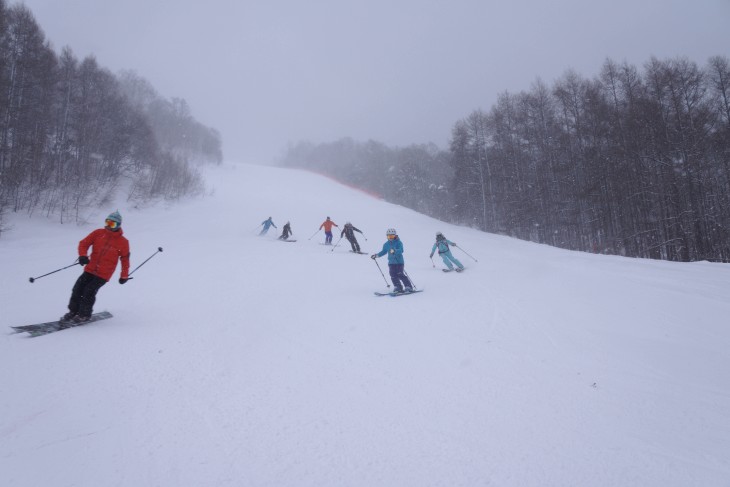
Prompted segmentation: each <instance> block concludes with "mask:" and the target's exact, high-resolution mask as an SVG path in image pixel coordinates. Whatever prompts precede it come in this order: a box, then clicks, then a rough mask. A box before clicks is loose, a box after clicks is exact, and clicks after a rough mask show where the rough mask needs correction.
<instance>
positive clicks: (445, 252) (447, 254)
mask: <svg viewBox="0 0 730 487" xmlns="http://www.w3.org/2000/svg"><path fill="white" fill-rule="evenodd" d="M261 225H262V226H263V229H262V230H261V232H260V233H259V235H266V233H267V232H268V231H269V228H270V227H272V226H273V227H274V228H277V227H276V225H274V222H273V220H272V218H271V217H269V218H268V219H267V220H264V221H263V222H261ZM333 227H337V228H339V225H337V224H336V223H335V222H334V221H332V219H331V218H330V217H327V218H326V219H325V221H323V222H322V224H321V225H320V226H319V230H322V229H324V235H325V241H324V244H325V245H332V228H333ZM319 230H317V231H318V232H319ZM355 232H358V233H360V234H361V235H363V236H364V234H363V233H362V231H361V230H360V229H358V228H357V227H355V226H354V225H353V224H352V223H350V222H347V223H345V226H344V227H343V228H342V232H341V233H340V239H342V238H343V237H344V238H346V239H347V241H348V242H350V246H351V247H352V252H355V253H358V254H363V253H364V252H361V250H360V244H359V243H358V241H357V238H356V237H355ZM291 234H292V231H291V225H290V223H289V222H286V225H284V229H283V232H282V234H281V236H279V239H280V240H287V239H288V238H289V236H290V235H291ZM385 235H386V237H387V238H388V240H387V241H386V242H385V243H384V244H383V248H382V249H381V250H380V252H378V253H376V254H372V255H371V256H370V257H371V258H372V259H373V260H374V259H377V258H378V257H382V256H384V255H386V254H387V255H388V270H389V273H390V280H391V281H392V282H393V286H394V292H396V293H401V292H413V284H412V283H411V280H410V279H409V278H408V275H407V274H406V272H405V261H404V259H403V242H401V240H400V238H398V233H397V232H396V231H395V229H394V228H389V229H388V230H387V231H386V232H385ZM310 238H311V237H310ZM366 240H367V239H366ZM450 246H456V244H455V243H454V242H452V241H451V240H449V239H447V238H446V237H445V236H444V234H443V233H441V232H437V233H436V242H435V243H434V244H433V247H432V248H431V255H430V256H429V257H430V258H431V259H433V254H434V253H435V252H437V251H438V254H439V256H441V259H442V260H443V261H444V265H446V268H447V269H446V270H448V271H452V270H456V271H457V272H460V271H462V270H464V265H463V264H462V263H461V262H460V261H459V260H458V259H457V258H456V257H454V255H453V254H452V253H451V249H450ZM454 266H456V268H454Z"/></svg>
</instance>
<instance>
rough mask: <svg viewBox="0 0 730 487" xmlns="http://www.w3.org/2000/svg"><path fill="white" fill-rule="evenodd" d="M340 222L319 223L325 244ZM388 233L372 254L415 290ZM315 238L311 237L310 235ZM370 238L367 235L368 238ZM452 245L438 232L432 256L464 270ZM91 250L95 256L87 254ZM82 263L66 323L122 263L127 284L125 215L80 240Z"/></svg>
mask: <svg viewBox="0 0 730 487" xmlns="http://www.w3.org/2000/svg"><path fill="white" fill-rule="evenodd" d="M261 226H263V228H262V230H261V232H260V233H259V235H266V233H267V232H268V231H269V228H271V227H274V228H277V226H276V225H275V224H274V221H273V219H272V218H271V217H269V218H268V219H266V220H264V221H263V222H262V223H261ZM333 227H337V228H339V225H337V224H336V223H335V222H334V221H332V219H331V218H330V217H327V219H326V220H325V221H323V222H322V224H321V225H320V226H319V230H322V229H324V233H325V245H332V228H333ZM319 230H317V231H319ZM355 232H357V233H359V234H361V235H363V237H364V234H363V232H362V231H361V230H360V229H358V228H357V227H355V226H354V225H353V224H352V223H350V222H347V223H345V225H344V227H343V228H342V232H341V233H340V239H342V238H346V239H347V241H348V242H350V246H351V247H352V251H353V252H355V253H359V254H363V253H364V252H362V251H361V250H360V244H359V243H358V241H357V238H356V237H355ZM291 235H293V232H292V229H291V224H290V223H289V222H286V225H284V227H283V228H282V233H281V236H279V237H278V238H279V239H280V240H288V239H289V237H290V236H291ZM385 235H386V237H387V239H388V240H387V241H386V242H385V243H384V244H383V248H382V249H381V250H380V252H378V253H375V254H372V255H371V256H370V257H371V258H372V259H373V260H374V259H377V258H378V257H383V256H384V255H387V256H388V269H389V271H390V279H391V281H392V282H393V286H394V291H395V292H396V293H401V292H412V291H413V284H412V283H411V280H410V279H409V278H408V275H407V274H406V272H405V261H404V259H403V242H401V240H400V239H399V238H398V232H396V231H395V229H394V228H389V229H388V230H387V231H386V232H385ZM310 238H311V237H310ZM366 240H367V238H366ZM449 246H456V244H455V243H454V242H452V241H450V240H448V239H447V238H446V237H445V236H444V235H443V233H441V232H438V233H437V234H436V243H434V244H433V247H432V248H431V255H430V257H431V258H433V254H434V253H435V252H436V251H438V254H439V255H440V256H441V258H442V259H443V261H444V264H445V265H446V267H447V269H448V270H454V265H456V270H457V271H461V270H463V269H464V266H463V265H462V263H461V262H459V260H458V259H456V258H455V257H454V256H453V255H452V253H451V249H450V248H449ZM89 249H91V255H90V256H89V255H87V254H88V253H89ZM78 254H79V257H78V263H79V264H81V265H82V266H84V271H83V272H82V273H81V276H79V278H78V279H77V280H76V283H75V284H74V287H73V289H72V291H71V298H70V299H69V303H68V312H67V313H66V314H65V315H63V316H62V317H61V319H60V321H61V322H62V323H74V324H81V323H85V322H87V321H89V320H90V319H91V314H92V312H93V308H94V303H95V302H96V294H97V293H98V292H99V289H101V287H102V286H104V285H105V284H106V283H107V282H109V280H110V279H111V277H112V275H113V274H114V271H115V270H116V268H117V263H118V262H121V263H122V273H121V275H120V277H119V284H124V283H126V282H127V281H128V280H129V279H130V277H129V255H130V252H129V241H128V240H127V239H126V237H124V232H123V231H122V215H121V214H120V213H119V211H115V212H113V213H111V214H109V216H107V217H106V219H105V220H104V228H99V229H97V230H94V231H93V232H91V233H90V234H89V235H87V236H86V237H85V238H84V239H83V240H81V241H80V242H79V246H78Z"/></svg>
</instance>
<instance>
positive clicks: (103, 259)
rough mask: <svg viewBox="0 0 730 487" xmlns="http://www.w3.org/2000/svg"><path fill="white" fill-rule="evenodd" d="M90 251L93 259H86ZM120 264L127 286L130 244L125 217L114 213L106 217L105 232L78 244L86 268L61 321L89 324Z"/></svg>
mask: <svg viewBox="0 0 730 487" xmlns="http://www.w3.org/2000/svg"><path fill="white" fill-rule="evenodd" d="M89 247H91V248H92V250H91V257H90V258H89V257H87V256H86V254H87V252H88V251H89ZM118 261H121V262H122V274H121V275H120V276H119V284H124V283H125V282H127V280H128V279H129V241H128V240H127V239H126V237H124V232H122V215H120V214H119V212H118V211H115V212H114V213H112V214H110V215H109V216H108V217H106V221H105V226H104V228H99V229H98V230H94V231H93V232H91V233H90V234H89V235H87V236H86V238H84V239H83V240H82V241H81V242H79V264H81V265H83V266H85V267H84V272H83V273H82V274H81V276H79V278H78V279H77V280H76V284H74V288H73V291H72V292H71V299H70V300H69V303H68V313H66V314H65V315H63V317H62V318H61V321H63V322H69V321H73V322H75V323H83V322H86V321H89V319H90V318H91V313H92V311H93V307H94V303H95V302H96V293H97V292H98V291H99V289H100V288H101V287H102V286H103V285H104V284H106V283H107V282H108V281H109V279H111V277H112V275H113V274H114V271H115V270H116V269H117V262H118Z"/></svg>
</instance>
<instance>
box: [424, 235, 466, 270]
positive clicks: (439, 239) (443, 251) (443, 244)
mask: <svg viewBox="0 0 730 487" xmlns="http://www.w3.org/2000/svg"><path fill="white" fill-rule="evenodd" d="M449 245H453V246H454V247H456V244H455V243H454V242H452V241H451V240H448V239H447V238H446V237H444V234H443V233H441V232H437V233H436V243H435V244H433V247H432V248H431V255H430V257H431V258H433V253H434V252H436V249H438V253H439V255H440V256H441V259H443V261H444V264H446V267H448V268H449V270H450V271H453V270H454V266H453V265H452V262H453V263H454V264H456V270H457V271H463V270H464V266H463V265H462V263H461V262H459V260H458V259H457V258H456V257H454V256H453V255H452V254H451V249H449Z"/></svg>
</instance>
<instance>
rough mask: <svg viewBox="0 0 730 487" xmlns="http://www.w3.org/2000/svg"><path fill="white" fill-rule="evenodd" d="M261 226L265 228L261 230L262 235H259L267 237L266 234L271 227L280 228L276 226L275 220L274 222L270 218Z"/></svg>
mask: <svg viewBox="0 0 730 487" xmlns="http://www.w3.org/2000/svg"><path fill="white" fill-rule="evenodd" d="M261 224H262V225H263V226H264V228H263V229H261V233H259V235H266V232H268V231H269V228H270V227H274V228H278V227H277V226H276V225H274V220H272V219H271V217H269V219H268V220H264V221H262V222H261Z"/></svg>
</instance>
